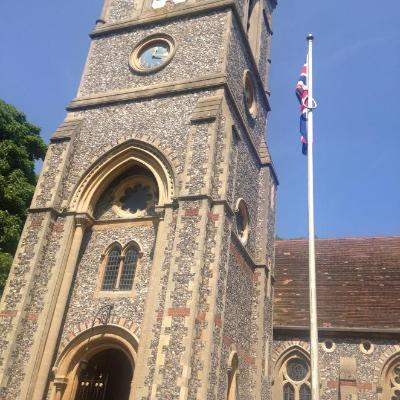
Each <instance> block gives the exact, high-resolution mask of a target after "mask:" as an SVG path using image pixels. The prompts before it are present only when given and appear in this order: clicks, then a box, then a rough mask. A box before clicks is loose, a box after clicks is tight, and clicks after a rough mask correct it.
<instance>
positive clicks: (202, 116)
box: [191, 96, 222, 122]
mask: <svg viewBox="0 0 400 400" xmlns="http://www.w3.org/2000/svg"><path fill="white" fill-rule="evenodd" d="M221 103H222V97H221V96H210V97H202V98H201V99H199V101H198V102H197V105H196V108H195V109H194V111H193V114H192V118H191V121H192V122H197V121H207V120H213V119H216V118H217V115H218V113H219V111H220V108H221Z"/></svg>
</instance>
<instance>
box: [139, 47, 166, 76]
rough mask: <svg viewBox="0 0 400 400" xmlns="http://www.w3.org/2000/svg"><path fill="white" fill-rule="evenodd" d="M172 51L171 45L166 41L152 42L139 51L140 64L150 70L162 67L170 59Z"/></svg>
mask: <svg viewBox="0 0 400 400" xmlns="http://www.w3.org/2000/svg"><path fill="white" fill-rule="evenodd" d="M170 52H171V49H170V46H169V44H168V43H167V42H165V41H159V42H154V43H151V44H149V45H148V46H146V47H145V48H144V49H143V50H142V51H141V52H140V53H139V57H138V61H139V65H140V66H141V67H142V68H143V69H148V70H151V69H154V68H157V67H160V66H161V65H163V64H164V63H165V62H166V61H167V60H168V57H169V54H170Z"/></svg>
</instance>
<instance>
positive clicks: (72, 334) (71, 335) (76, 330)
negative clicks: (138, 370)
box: [59, 316, 139, 354]
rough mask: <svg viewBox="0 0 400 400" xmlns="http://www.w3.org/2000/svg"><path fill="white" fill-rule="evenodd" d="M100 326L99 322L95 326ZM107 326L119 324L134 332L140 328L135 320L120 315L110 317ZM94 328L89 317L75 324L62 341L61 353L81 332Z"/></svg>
mask: <svg viewBox="0 0 400 400" xmlns="http://www.w3.org/2000/svg"><path fill="white" fill-rule="evenodd" d="M98 326H100V325H99V324H97V325H95V327H98ZM107 326H118V327H121V328H125V329H126V330H128V331H130V332H132V333H133V334H136V332H137V331H138V329H139V326H138V325H136V324H135V323H134V322H132V321H128V320H126V319H124V318H120V317H118V316H112V317H111V319H110V323H109V324H108V325H105V326H104V327H105V328H107ZM93 328H94V327H93ZM93 328H92V321H91V320H89V319H87V320H85V321H82V322H81V323H79V324H76V325H74V326H73V327H72V329H71V330H70V331H69V332H67V333H66V335H65V338H64V339H63V341H62V342H61V343H60V348H59V354H61V353H62V352H63V351H64V350H65V348H66V347H67V346H68V345H69V344H70V343H71V342H72V341H73V340H74V339H75V338H77V337H78V336H79V335H80V334H82V333H84V332H85V331H88V330H90V329H93Z"/></svg>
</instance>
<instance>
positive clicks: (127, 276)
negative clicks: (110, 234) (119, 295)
mask: <svg viewBox="0 0 400 400" xmlns="http://www.w3.org/2000/svg"><path fill="white" fill-rule="evenodd" d="M138 258H139V250H138V248H137V247H136V246H134V245H129V246H127V247H126V248H125V249H124V250H122V249H121V248H120V247H119V246H118V245H115V246H113V247H112V248H111V249H110V251H109V252H108V254H107V257H106V262H105V268H104V275H103V282H102V285H101V290H103V291H113V290H131V289H132V286H133V280H134V277H135V271H136V266H137V262H138Z"/></svg>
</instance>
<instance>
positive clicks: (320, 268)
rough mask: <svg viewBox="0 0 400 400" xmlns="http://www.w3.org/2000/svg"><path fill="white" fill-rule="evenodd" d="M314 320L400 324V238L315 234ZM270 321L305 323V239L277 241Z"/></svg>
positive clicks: (364, 324) (339, 323) (348, 325)
mask: <svg viewBox="0 0 400 400" xmlns="http://www.w3.org/2000/svg"><path fill="white" fill-rule="evenodd" d="M315 246H316V263H317V287H318V289H317V300H318V325H319V326H320V327H327V328H329V327H332V328H339V327H340V328H342V327H343V328H344V327H346V328H378V329H379V328H391V329H393V328H400V237H378V238H346V239H317V240H316V245H315ZM275 279H276V281H275V293H274V326H283V327H284V326H301V327H306V326H308V325H309V319H308V318H309V313H308V307H309V302H308V242H307V241H306V240H280V241H277V242H276V262H275Z"/></svg>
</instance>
